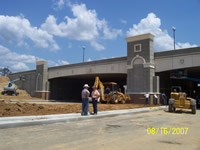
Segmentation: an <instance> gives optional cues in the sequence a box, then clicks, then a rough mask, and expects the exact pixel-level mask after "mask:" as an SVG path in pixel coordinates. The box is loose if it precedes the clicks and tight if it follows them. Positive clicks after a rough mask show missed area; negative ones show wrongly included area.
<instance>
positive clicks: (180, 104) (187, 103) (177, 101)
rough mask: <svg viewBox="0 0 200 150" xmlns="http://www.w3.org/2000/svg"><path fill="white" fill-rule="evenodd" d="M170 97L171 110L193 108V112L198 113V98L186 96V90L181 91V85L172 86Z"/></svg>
mask: <svg viewBox="0 0 200 150" xmlns="http://www.w3.org/2000/svg"><path fill="white" fill-rule="evenodd" d="M172 89H173V90H172V91H173V92H171V94H170V95H171V96H170V99H169V112H175V111H176V108H182V109H191V110H192V114H196V100H195V99H192V98H190V97H186V93H185V92H181V87H172Z"/></svg>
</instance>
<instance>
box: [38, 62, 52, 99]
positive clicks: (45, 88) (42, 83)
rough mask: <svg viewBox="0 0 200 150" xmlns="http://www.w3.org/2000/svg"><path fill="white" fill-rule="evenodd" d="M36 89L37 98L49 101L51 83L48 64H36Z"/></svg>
mask: <svg viewBox="0 0 200 150" xmlns="http://www.w3.org/2000/svg"><path fill="white" fill-rule="evenodd" d="M35 84H36V86H35V87H36V89H35V96H36V97H38V98H42V99H49V82H48V62H47V61H37V62H36V81H35Z"/></svg>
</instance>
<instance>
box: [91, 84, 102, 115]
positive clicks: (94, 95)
mask: <svg viewBox="0 0 200 150" xmlns="http://www.w3.org/2000/svg"><path fill="white" fill-rule="evenodd" d="M92 88H93V91H92V104H93V110H94V113H93V114H94V115H97V101H98V98H99V97H100V93H99V92H98V90H97V87H96V86H93V87H92Z"/></svg>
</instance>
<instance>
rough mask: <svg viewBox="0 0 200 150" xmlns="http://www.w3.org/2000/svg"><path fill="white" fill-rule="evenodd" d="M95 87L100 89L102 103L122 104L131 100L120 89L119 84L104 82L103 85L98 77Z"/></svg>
mask: <svg viewBox="0 0 200 150" xmlns="http://www.w3.org/2000/svg"><path fill="white" fill-rule="evenodd" d="M94 86H95V87H96V88H99V89H100V99H101V100H100V101H101V102H106V103H114V104H117V103H122V104H125V103H126V101H128V100H131V98H130V95H128V94H124V93H122V92H121V90H120V89H119V88H118V84H117V83H115V82H104V83H102V82H101V81H100V79H99V77H98V76H97V77H96V79H95V82H94Z"/></svg>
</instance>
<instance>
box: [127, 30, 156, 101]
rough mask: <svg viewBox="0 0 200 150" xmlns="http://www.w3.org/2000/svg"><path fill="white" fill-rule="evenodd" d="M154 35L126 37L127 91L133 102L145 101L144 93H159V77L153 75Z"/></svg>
mask: <svg viewBox="0 0 200 150" xmlns="http://www.w3.org/2000/svg"><path fill="white" fill-rule="evenodd" d="M153 39H154V35H152V34H151V33H147V34H143V35H138V36H133V37H128V38H126V41H127V92H128V94H130V95H131V97H132V102H133V103H145V97H144V94H146V93H149V94H151V95H153V94H159V78H158V77H155V64H154V48H153Z"/></svg>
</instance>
